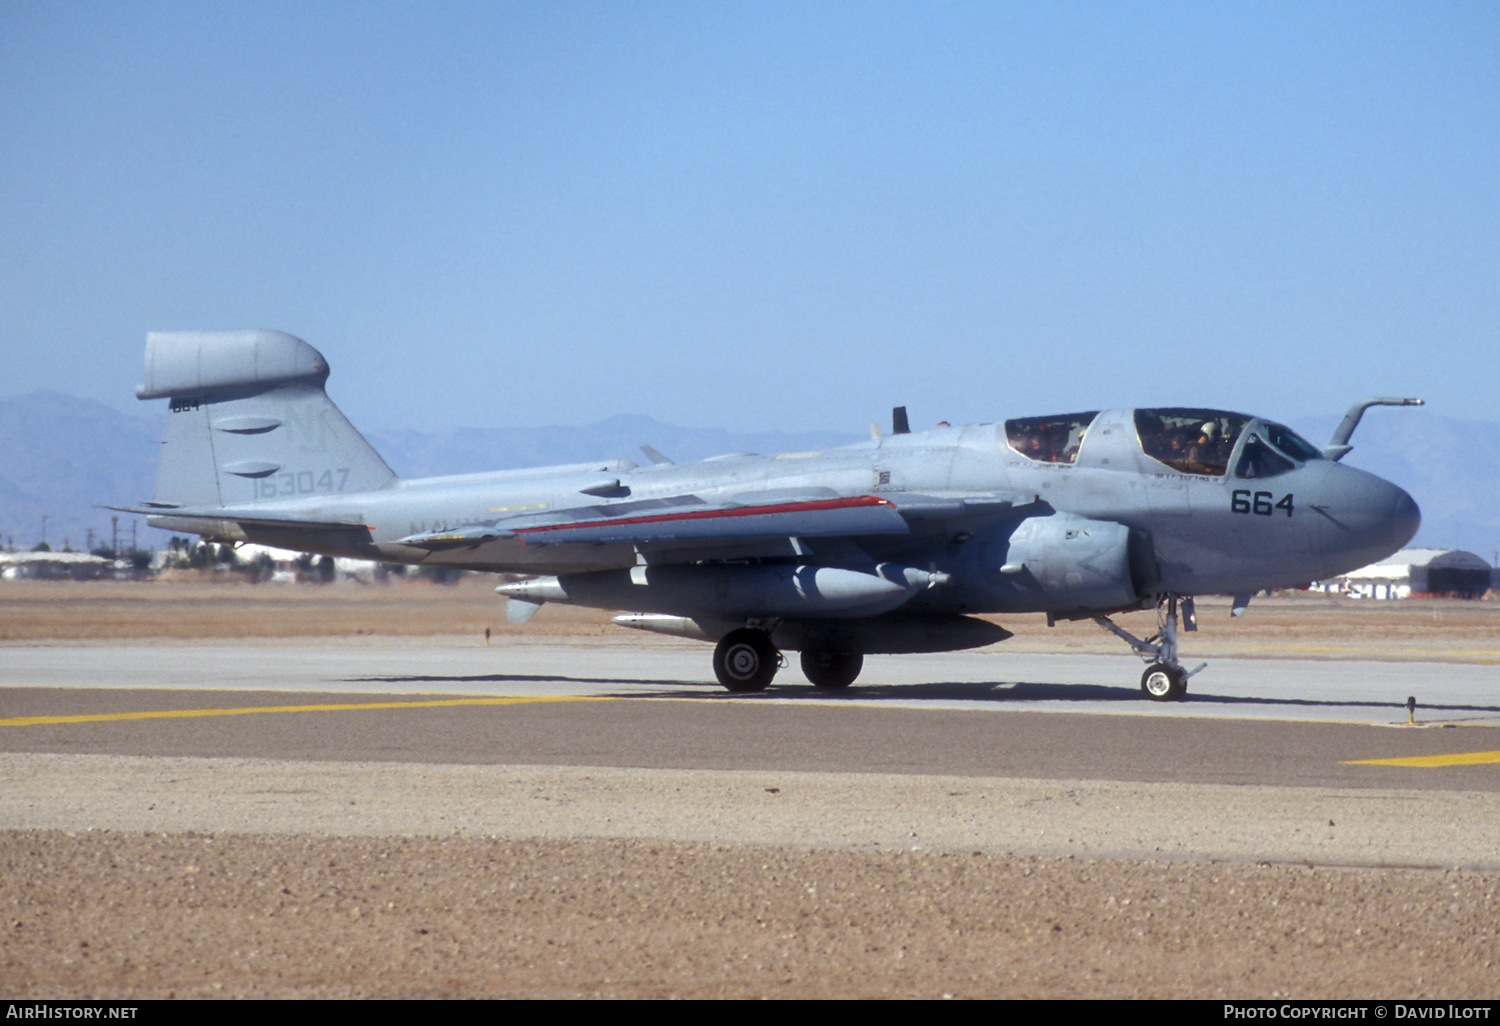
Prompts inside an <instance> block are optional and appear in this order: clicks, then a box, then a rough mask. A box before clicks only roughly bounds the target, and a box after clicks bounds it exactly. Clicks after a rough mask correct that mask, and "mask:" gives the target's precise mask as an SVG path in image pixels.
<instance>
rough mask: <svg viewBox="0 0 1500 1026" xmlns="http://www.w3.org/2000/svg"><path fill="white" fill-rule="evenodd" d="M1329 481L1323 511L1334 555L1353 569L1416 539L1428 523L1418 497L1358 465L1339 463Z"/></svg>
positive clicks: (1389, 553) (1326, 540) (1373, 561)
mask: <svg viewBox="0 0 1500 1026" xmlns="http://www.w3.org/2000/svg"><path fill="white" fill-rule="evenodd" d="M1338 469H1339V471H1340V473H1339V474H1338V475H1337V476H1336V477H1335V478H1334V479H1333V480H1331V481H1330V482H1329V488H1328V490H1327V491H1326V492H1325V493H1324V498H1325V505H1324V506H1323V510H1324V512H1325V514H1326V516H1327V519H1326V522H1325V527H1324V535H1323V537H1324V541H1325V543H1327V544H1328V546H1329V549H1330V550H1331V551H1330V554H1333V553H1340V554H1341V555H1340V556H1339V561H1340V562H1341V563H1344V564H1347V565H1346V569H1349V570H1353V569H1357V568H1359V567H1361V566H1368V565H1369V564H1370V563H1375V562H1378V561H1379V560H1382V559H1384V558H1385V557H1386V556H1389V555H1391V554H1392V553H1393V552H1396V551H1397V550H1399V549H1400V548H1401V547H1402V546H1403V545H1405V544H1406V543H1407V542H1409V541H1411V540H1412V538H1413V536H1415V535H1416V533H1417V528H1419V527H1421V526H1422V511H1421V510H1420V509H1418V508H1417V503H1416V500H1414V499H1413V498H1412V497H1411V496H1410V495H1408V494H1407V493H1406V492H1405V491H1403V490H1402V489H1400V488H1397V487H1396V486H1395V485H1393V484H1391V483H1390V482H1389V481H1386V480H1384V479H1383V478H1379V477H1376V476H1375V475H1374V474H1367V473H1365V472H1364V471H1362V470H1355V469H1353V468H1352V467H1339V468H1338Z"/></svg>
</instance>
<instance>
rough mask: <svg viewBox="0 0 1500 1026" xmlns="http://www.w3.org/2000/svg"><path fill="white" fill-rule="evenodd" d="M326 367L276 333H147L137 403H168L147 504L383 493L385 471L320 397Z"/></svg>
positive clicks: (388, 477)
mask: <svg viewBox="0 0 1500 1026" xmlns="http://www.w3.org/2000/svg"><path fill="white" fill-rule="evenodd" d="M327 380H328V361H327V360H325V359H323V355H322V354H321V353H319V352H318V351H317V350H316V349H314V348H313V347H312V346H310V345H308V344H307V343H306V342H303V341H302V340H301V339H299V338H294V337H292V336H291V335H287V334H283V333H282V332H279V331H173V332H158V331H154V332H151V333H150V334H149V335H147V336H146V381H145V384H143V385H141V387H140V388H138V389H136V396H137V397H138V398H141V399H170V400H171V407H170V409H171V412H170V413H169V414H168V416H167V431H166V437H165V438H164V439H163V441H162V453H161V462H160V464H159V466H158V469H157V476H156V491H155V494H154V495H153V496H152V505H154V506H160V507H168V508H170V507H173V506H197V507H204V506H237V505H241V504H245V503H256V502H270V501H273V500H284V499H297V498H311V497H316V496H319V495H338V494H342V493H345V492H360V491H369V490H371V489H376V488H383V487H385V486H386V485H388V484H390V483H391V482H392V481H394V480H395V479H396V475H395V474H394V473H393V472H392V471H391V468H390V467H388V466H386V463H385V461H384V460H383V459H381V458H380V455H379V454H378V453H377V452H376V451H375V450H374V449H373V448H371V447H370V443H369V442H366V441H365V439H364V437H363V436H362V435H360V433H359V432H358V431H356V430H355V429H354V426H353V425H352V424H350V423H349V421H348V419H347V418H346V417H345V416H344V415H343V413H342V412H340V410H339V408H338V407H337V406H335V405H334V404H333V400H331V399H329V398H328V395H327V393H325V392H324V391H323V385H324V383H325V382H326V381H327Z"/></svg>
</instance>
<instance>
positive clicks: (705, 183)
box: [0, 0, 1500, 432]
mask: <svg viewBox="0 0 1500 1026" xmlns="http://www.w3.org/2000/svg"><path fill="white" fill-rule="evenodd" d="M0 290H3V292H0V347H3V348H0V352H3V353H4V357H3V362H0V372H3V377H0V392H3V393H4V394H16V393H22V392H28V391H31V390H33V389H39V388H51V389H58V390H61V391H67V392H73V393H77V394H81V395H86V396H89V397H92V398H97V399H101V400H103V401H105V402H108V403H110V404H112V405H115V406H117V407H120V408H124V409H132V410H133V409H134V408H135V407H136V406H137V404H136V403H135V401H134V399H133V398H132V395H131V393H132V389H133V388H134V387H135V385H136V384H137V383H139V381H140V376H141V369H140V365H141V351H142V347H143V345H144V341H145V334H146V332H147V331H149V330H153V329H185V328H246V327H267V328H277V329H280V330H284V331H289V332H291V333H293V334H295V335H298V336H300V337H302V338H304V339H306V340H307V341H308V342H310V343H312V344H313V345H314V346H316V347H318V348H319V349H321V350H322V351H323V352H324V353H325V354H326V355H327V356H328V358H329V360H330V362H331V364H332V366H333V378H332V381H331V384H330V389H329V390H330V392H331V393H332V394H333V395H334V397H335V399H336V400H338V402H339V403H340V405H341V406H343V407H344V409H345V410H346V412H348V413H349V414H350V416H351V417H352V418H353V419H354V420H355V421H356V423H358V424H361V425H362V426H366V427H370V428H382V429H385V428H442V427H453V426H462V425H474V426H481V425H484V426H506V425H535V424H549V423H562V424H581V423H586V422H589V421H592V420H596V419H599V418H601V417H604V416H607V415H610V414H614V413H620V412H639V413H648V414H651V415H653V416H655V417H657V418H659V419H662V420H666V421H670V422H676V423H681V424H686V425H690V426H698V427H710V426H716V427H726V428H731V429H752V428H771V427H784V428H788V429H791V428H796V429H832V430H846V431H850V432H862V431H864V430H865V428H866V426H867V425H868V424H869V422H870V421H871V420H877V419H878V420H881V421H882V422H884V421H885V420H886V418H887V416H888V411H889V408H890V407H891V406H892V405H895V404H898V403H904V404H906V405H908V406H910V407H911V409H912V419H913V425H914V426H923V425H925V424H929V423H931V422H932V421H934V420H937V419H939V418H945V419H948V420H951V421H954V422H960V421H973V420H995V419H1000V418H1004V417H1007V416H1020V415H1026V414H1036V413H1046V412H1060V411H1067V410H1076V409H1088V408H1095V407H1101V406H1126V405H1144V404H1194V405H1213V406H1224V407H1229V408H1233V409H1241V410H1247V411H1251V412H1258V413H1262V414H1265V415H1269V416H1276V417H1279V418H1286V419H1291V418H1294V417H1298V416H1301V415H1305V414H1312V413H1322V412H1328V413H1338V412H1341V411H1342V410H1343V409H1344V408H1345V407H1346V406H1347V405H1348V404H1349V402H1351V401H1352V400H1354V399H1356V398H1359V397H1362V396H1364V395H1368V394H1393V393H1394V394H1416V395H1421V396H1423V397H1425V398H1426V399H1427V400H1428V401H1429V403H1430V404H1431V407H1430V408H1431V409H1432V410H1434V411H1435V412H1441V413H1445V414H1448V415H1451V416H1456V417H1467V418H1476V419H1485V420H1500V411H1497V409H1496V405H1495V403H1496V387H1497V383H1500V373H1497V371H1500V344H1497V343H1500V333H1497V327H1500V4H1495V3H1493V2H1482V3H1464V2H1449V3H1437V2H1425V0H1424V2H1411V3H1379V2H1358V3H1307V2H1295V3H1292V2H1289V3H1277V2H1258V3H1247V4H1242V3H1205V2H1189V3H1181V4H1177V3H1166V2H1152V3H1134V2H1132V3H1125V2H1120V3H1069V2H1051V0H1048V2H1042V0H1036V2H1028V3H1018V4H1009V3H943V2H936V0H924V2H914V3H895V4H891V3H879V2H872V0H860V2H855V3H835V2H799V3H774V2H767V0H747V2H742V3H741V2H709V0H694V2H687V0H683V2H674V3H646V2H642V3H632V2H623V0H611V2H601V3H569V2H563V0H542V2H533V3H500V2H487V3H471V4H455V3H439V2H431V0H423V2H411V3H380V2H356V3H328V2H324V3H318V2H312V3H308V2H291V3H280V2H271V0H257V2H255V3H215V2H210V0H195V2H188V3H171V2H142V0H131V2H129V3H119V2H114V0H108V2H101V0H70V2H61V0H43V2H34V0H4V2H3V3H0Z"/></svg>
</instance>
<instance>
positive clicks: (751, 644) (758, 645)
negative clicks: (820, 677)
mask: <svg viewBox="0 0 1500 1026" xmlns="http://www.w3.org/2000/svg"><path fill="white" fill-rule="evenodd" d="M780 668H781V653H780V652H778V651H776V646H775V645H773V644H771V636H770V635H769V634H767V633H766V632H765V631H758V630H755V629H754V628H753V627H741V628H739V629H738V630H732V631H730V632H729V633H728V634H726V635H724V637H723V638H722V639H721V640H720V641H719V644H718V646H717V647H716V648H715V649H714V676H716V677H718V678H719V683H720V684H722V685H724V686H725V687H726V688H728V689H729V690H730V691H736V692H744V691H764V690H765V689H766V685H767V684H769V683H771V678H772V677H774V676H776V671H777V670H779V669H780Z"/></svg>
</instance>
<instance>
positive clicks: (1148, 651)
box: [1094, 595, 1208, 702]
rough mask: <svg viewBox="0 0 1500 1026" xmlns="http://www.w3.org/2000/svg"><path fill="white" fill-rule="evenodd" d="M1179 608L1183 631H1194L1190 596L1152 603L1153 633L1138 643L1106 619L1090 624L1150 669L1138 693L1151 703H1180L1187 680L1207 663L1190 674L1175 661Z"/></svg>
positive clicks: (1194, 618) (1195, 618)
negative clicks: (1111, 636)
mask: <svg viewBox="0 0 1500 1026" xmlns="http://www.w3.org/2000/svg"><path fill="white" fill-rule="evenodd" d="M1179 604H1180V607H1181V615H1182V625H1183V629H1184V630H1189V631H1196V630H1197V629H1198V618H1197V614H1196V613H1195V612H1194V609H1193V599H1192V597H1191V596H1187V597H1179V596H1177V595H1163V596H1162V597H1161V598H1160V599H1158V600H1157V603H1156V622H1157V632H1156V634H1155V635H1153V636H1152V637H1150V638H1148V639H1146V640H1145V641H1142V640H1141V639H1140V638H1137V637H1136V636H1135V635H1134V634H1131V633H1130V632H1129V631H1127V630H1125V629H1123V628H1121V627H1119V626H1118V625H1116V624H1115V622H1114V621H1113V620H1111V619H1110V618H1109V617H1107V616H1096V617H1094V622H1095V623H1097V624H1098V625H1099V626H1100V627H1103V628H1104V629H1105V630H1107V631H1109V632H1110V633H1111V634H1114V635H1116V636H1117V637H1119V638H1122V639H1124V641H1125V642H1126V644H1128V645H1129V646H1130V647H1131V648H1132V649H1133V650H1134V651H1135V654H1136V655H1138V656H1140V657H1141V659H1143V660H1144V661H1145V662H1147V663H1150V664H1151V665H1149V666H1147V667H1146V672H1145V673H1143V674H1141V691H1143V692H1144V693H1145V695H1146V697H1147V698H1149V699H1151V700H1152V701H1153V702H1180V701H1181V700H1182V696H1183V695H1186V694H1187V682H1188V678H1189V677H1191V676H1193V675H1194V674H1195V673H1197V672H1198V671H1199V670H1201V669H1203V667H1205V666H1207V665H1208V664H1207V663H1200V664H1198V666H1196V667H1194V668H1193V669H1191V670H1186V669H1183V666H1182V664H1181V663H1179V662H1178V661H1177V617H1178V612H1179Z"/></svg>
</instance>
